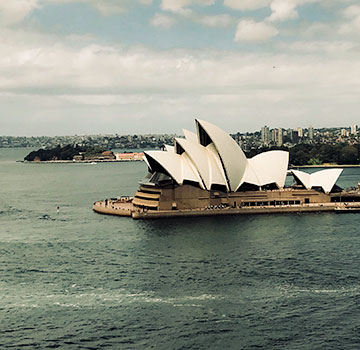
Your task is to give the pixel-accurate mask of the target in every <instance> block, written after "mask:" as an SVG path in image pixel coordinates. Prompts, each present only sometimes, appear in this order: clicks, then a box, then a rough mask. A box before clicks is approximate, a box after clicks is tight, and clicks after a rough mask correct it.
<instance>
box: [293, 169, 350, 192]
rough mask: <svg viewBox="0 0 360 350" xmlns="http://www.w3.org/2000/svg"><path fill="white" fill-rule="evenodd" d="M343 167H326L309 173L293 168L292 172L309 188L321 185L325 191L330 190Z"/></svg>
mask: <svg viewBox="0 0 360 350" xmlns="http://www.w3.org/2000/svg"><path fill="white" fill-rule="evenodd" d="M342 171H343V169H325V170H320V171H316V172H315V173H312V174H308V173H306V172H304V171H300V170H291V173H292V174H293V175H294V176H295V177H296V178H297V179H298V180H299V181H300V182H301V183H302V184H303V185H304V186H305V188H307V189H311V188H312V187H321V188H322V189H323V190H324V191H325V192H327V193H328V192H330V191H331V190H332V188H333V187H334V185H335V184H336V181H337V180H338V178H339V176H340V175H341V173H342Z"/></svg>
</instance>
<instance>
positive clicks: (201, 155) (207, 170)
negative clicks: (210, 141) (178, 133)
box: [175, 134, 227, 190]
mask: <svg viewBox="0 0 360 350" xmlns="http://www.w3.org/2000/svg"><path fill="white" fill-rule="evenodd" d="M194 135H195V134H194ZM195 136H196V135H195ZM175 140H176V143H177V144H179V145H180V146H181V147H182V148H183V150H184V151H185V153H186V154H187V155H188V156H189V158H190V159H191V161H192V162H193V164H194V166H195V167H196V169H197V171H198V172H199V175H200V177H201V179H202V181H203V183H204V185H205V188H206V189H208V190H210V189H211V185H213V184H218V185H224V186H226V185H227V184H226V178H225V175H224V172H223V171H222V168H219V165H218V163H217V162H216V159H215V158H214V157H215V156H217V154H215V155H214V153H213V152H212V150H210V149H209V148H207V147H204V146H202V145H200V144H199V143H197V142H194V141H193V140H194V138H190V139H189V138H186V139H180V138H176V139H175ZM220 166H221V165H220Z"/></svg>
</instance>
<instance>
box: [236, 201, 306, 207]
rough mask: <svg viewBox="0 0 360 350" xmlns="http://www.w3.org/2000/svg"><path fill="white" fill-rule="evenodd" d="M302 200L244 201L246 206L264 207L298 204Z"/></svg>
mask: <svg viewBox="0 0 360 350" xmlns="http://www.w3.org/2000/svg"><path fill="white" fill-rule="evenodd" d="M300 203H301V202H300V201H268V202H243V203H242V205H243V206H244V207H263V206H276V205H298V204H300Z"/></svg>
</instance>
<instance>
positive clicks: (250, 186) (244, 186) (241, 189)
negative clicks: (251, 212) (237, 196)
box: [237, 182, 259, 192]
mask: <svg viewBox="0 0 360 350" xmlns="http://www.w3.org/2000/svg"><path fill="white" fill-rule="evenodd" d="M247 191H259V186H256V185H253V184H249V183H247V182H244V183H243V184H242V185H241V186H240V187H239V189H238V190H237V192H247Z"/></svg>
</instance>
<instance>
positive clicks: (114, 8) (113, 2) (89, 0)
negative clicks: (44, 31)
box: [43, 0, 152, 16]
mask: <svg viewBox="0 0 360 350" xmlns="http://www.w3.org/2000/svg"><path fill="white" fill-rule="evenodd" d="M46 2H48V3H58V4H59V3H63V4H69V3H84V4H88V5H90V6H92V7H94V8H95V9H96V10H98V11H99V12H100V13H101V14H102V15H104V16H109V15H114V14H119V13H123V12H126V11H127V10H128V8H129V7H130V6H132V5H134V3H135V4H136V3H140V4H142V5H151V4H152V0H43V3H44V4H46Z"/></svg>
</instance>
